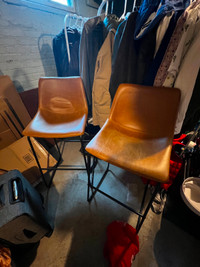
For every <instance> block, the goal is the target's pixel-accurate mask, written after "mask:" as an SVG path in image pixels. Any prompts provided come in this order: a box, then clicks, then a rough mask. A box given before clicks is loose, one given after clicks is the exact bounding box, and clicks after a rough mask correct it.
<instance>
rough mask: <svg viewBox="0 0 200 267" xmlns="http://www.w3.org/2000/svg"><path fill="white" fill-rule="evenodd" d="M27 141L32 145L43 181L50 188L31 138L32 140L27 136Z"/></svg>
mask: <svg viewBox="0 0 200 267" xmlns="http://www.w3.org/2000/svg"><path fill="white" fill-rule="evenodd" d="M27 139H28V142H29V144H30V147H31V150H32V152H33V155H34V157H35V160H36V162H37V165H38V168H39V170H40V173H41V177H42V180H43V182H44V184H45V185H46V187H49V186H48V184H47V182H46V179H45V177H44V173H43V171H42V167H41V165H40V162H39V160H38V157H37V154H36V152H35V149H34V147H33V144H32V142H31V138H30V137H29V136H27Z"/></svg>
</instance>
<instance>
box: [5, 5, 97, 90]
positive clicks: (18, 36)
mask: <svg viewBox="0 0 200 267" xmlns="http://www.w3.org/2000/svg"><path fill="white" fill-rule="evenodd" d="M86 1H87V0H76V1H75V5H76V6H75V8H76V13H77V14H79V15H82V16H85V17H92V16H95V15H96V13H97V9H95V8H92V7H89V6H87V5H86ZM9 2H12V3H15V4H8V3H9ZM41 2H42V1H41ZM39 9H41V6H39V5H36V4H29V3H28V2H27V1H23V0H15V1H13V0H0V75H9V76H10V77H11V79H12V81H13V82H14V84H15V86H16V88H17V90H18V91H22V90H29V89H32V88H36V87H37V86H38V79H39V77H41V76H56V75H57V72H56V66H55V61H54V55H53V50H52V40H53V38H54V36H55V35H57V34H58V33H59V32H60V31H61V30H62V29H63V26H64V17H65V15H66V12H65V11H63V10H59V9H53V8H46V9H44V8H43V10H39Z"/></svg>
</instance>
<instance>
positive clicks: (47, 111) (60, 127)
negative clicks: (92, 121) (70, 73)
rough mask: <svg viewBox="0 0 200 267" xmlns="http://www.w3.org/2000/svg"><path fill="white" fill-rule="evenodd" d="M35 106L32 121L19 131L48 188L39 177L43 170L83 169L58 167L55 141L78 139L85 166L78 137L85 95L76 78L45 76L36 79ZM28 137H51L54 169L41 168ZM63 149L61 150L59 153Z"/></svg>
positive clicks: (83, 119)
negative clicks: (53, 142)
mask: <svg viewBox="0 0 200 267" xmlns="http://www.w3.org/2000/svg"><path fill="white" fill-rule="evenodd" d="M38 94H39V106H38V111H37V113H36V115H35V117H34V118H33V120H32V121H31V122H30V123H29V124H28V126H27V127H26V128H25V130H24V131H23V134H24V135H25V136H28V140H29V143H30V146H31V148H32V150H33V153H34V156H35V159H36V161H37V163H38V167H39V169H40V172H41V175H42V178H43V180H44V183H45V184H46V186H50V185H51V182H52V179H53V176H52V177H51V181H50V183H49V185H47V182H46V180H45V178H44V175H43V171H42V170H43V169H47V170H48V171H50V170H54V174H55V170H58V169H59V170H61V169H62V170H69V169H70V170H72V169H75V170H83V169H86V168H67V167H66V166H59V167H58V165H59V163H60V160H61V154H62V153H61V151H60V149H59V146H58V144H57V142H56V139H63V138H69V137H80V141H81V146H82V152H83V156H84V160H85V164H86V155H85V153H84V151H85V149H84V145H83V140H82V138H81V136H83V134H84V131H85V126H86V121H87V115H88V107H87V101H86V96H85V91H84V87H83V83H82V80H81V78H80V77H67V78H57V77H46V78H40V79H39V87H38ZM30 137H37V138H54V140H55V144H56V147H57V149H58V152H59V155H60V159H59V160H58V164H57V165H56V166H55V167H54V168H48V167H47V168H41V166H40V162H39V159H38V158H37V155H36V153H35V151H34V148H33V145H32V143H31V139H30ZM63 149H64V147H63V148H62V149H61V150H63Z"/></svg>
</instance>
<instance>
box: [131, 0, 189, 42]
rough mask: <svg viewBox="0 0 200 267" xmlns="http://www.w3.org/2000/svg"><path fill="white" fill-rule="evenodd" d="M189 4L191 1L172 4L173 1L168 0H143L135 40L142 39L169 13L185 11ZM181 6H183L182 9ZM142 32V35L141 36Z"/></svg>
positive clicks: (184, 0)
mask: <svg viewBox="0 0 200 267" xmlns="http://www.w3.org/2000/svg"><path fill="white" fill-rule="evenodd" d="M189 3H190V1H189V0H180V1H179V0H177V1H176V3H175V4H174V3H173V4H172V2H171V1H166V0H143V2H142V5H141V6H140V9H139V11H138V16H137V20H136V27H135V32H134V38H135V39H139V38H142V37H143V36H144V35H145V34H146V33H148V32H149V31H150V30H151V29H152V28H153V27H154V26H155V25H156V24H158V23H159V22H160V21H161V19H162V18H163V17H164V16H165V15H166V14H167V13H169V12H170V11H172V10H176V9H177V10H179V8H181V9H182V10H184V9H185V8H186V7H187V6H188V5H189ZM179 4H180V5H181V6H180V7H179ZM154 12H155V13H156V14H155V15H154V16H153V17H152V18H151V19H149V17H150V16H151V14H152V13H154ZM141 30H142V33H141V34H139V33H140V31H141ZM138 34H139V36H138Z"/></svg>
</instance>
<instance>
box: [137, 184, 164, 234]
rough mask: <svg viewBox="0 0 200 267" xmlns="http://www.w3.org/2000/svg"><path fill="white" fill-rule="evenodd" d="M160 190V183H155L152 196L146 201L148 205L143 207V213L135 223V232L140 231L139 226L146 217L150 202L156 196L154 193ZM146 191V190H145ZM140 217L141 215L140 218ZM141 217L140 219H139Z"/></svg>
mask: <svg viewBox="0 0 200 267" xmlns="http://www.w3.org/2000/svg"><path fill="white" fill-rule="evenodd" d="M159 190H160V183H158V184H157V185H156V187H155V190H154V192H153V194H152V196H151V199H150V201H149V203H148V205H147V207H146V209H145V211H144V214H143V215H142V216H139V218H138V221H139V222H138V223H137V226H136V231H137V234H138V232H139V231H140V228H141V226H142V224H143V222H144V220H145V218H146V216H147V213H148V211H149V209H150V207H151V204H152V202H153V201H154V199H155V197H156V194H157V193H158V191H159ZM145 191H146V190H145ZM141 217H142V219H141ZM140 219H141V220H140Z"/></svg>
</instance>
